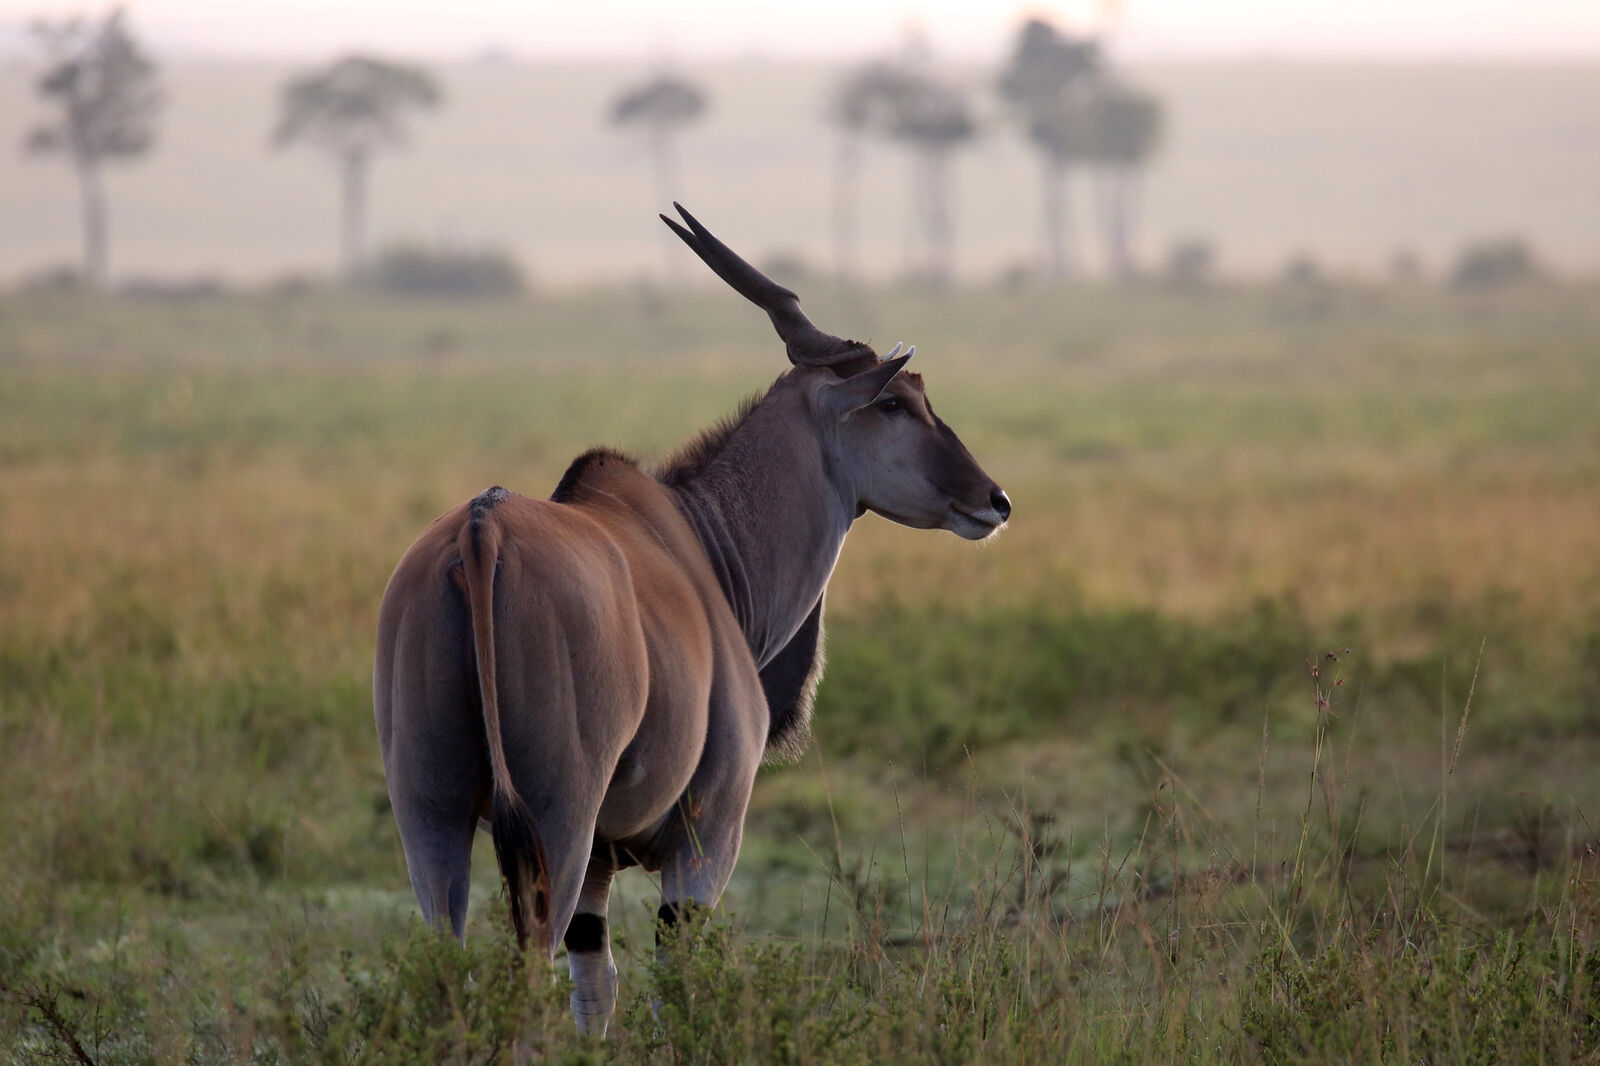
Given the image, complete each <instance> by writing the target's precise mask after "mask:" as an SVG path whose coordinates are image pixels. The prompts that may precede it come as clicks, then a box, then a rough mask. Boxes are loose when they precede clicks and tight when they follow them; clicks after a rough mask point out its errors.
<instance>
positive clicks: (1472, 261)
mask: <svg viewBox="0 0 1600 1066" xmlns="http://www.w3.org/2000/svg"><path fill="white" fill-rule="evenodd" d="M1539 274H1540V271H1539V267H1538V264H1537V263H1536V262H1535V261H1534V257H1533V253H1532V252H1531V251H1529V249H1528V246H1527V245H1526V244H1524V243H1523V241H1522V240H1521V238H1518V237H1496V238H1492V239H1489V240H1481V241H1474V242H1473V243H1472V244H1469V245H1467V246H1466V247H1465V248H1463V249H1462V250H1461V254H1460V255H1459V256H1457V257H1456V264H1455V266H1454V268H1452V269H1451V271H1450V284H1451V286H1452V287H1454V288H1457V289H1501V288H1505V287H1506V286H1508V285H1519V284H1525V283H1527V282H1530V281H1536V280H1537V279H1538V277H1539Z"/></svg>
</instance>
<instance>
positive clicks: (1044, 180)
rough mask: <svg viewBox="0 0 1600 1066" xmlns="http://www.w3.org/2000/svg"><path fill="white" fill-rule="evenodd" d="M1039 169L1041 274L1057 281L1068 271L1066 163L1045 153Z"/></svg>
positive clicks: (1069, 226) (1069, 210)
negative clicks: (1043, 270)
mask: <svg viewBox="0 0 1600 1066" xmlns="http://www.w3.org/2000/svg"><path fill="white" fill-rule="evenodd" d="M1042 159H1043V161H1044V166H1043V167H1041V168H1040V171H1039V174H1040V178H1041V183H1040V187H1041V189H1042V191H1043V193H1044V196H1043V204H1042V206H1043V214H1044V232H1043V237H1044V269H1045V276H1046V277H1049V278H1051V279H1053V280H1056V281H1060V280H1062V279H1064V278H1066V277H1068V276H1069V275H1071V273H1072V248H1071V242H1072V205H1071V204H1070V203H1069V201H1068V196H1067V194H1068V189H1067V166H1066V163H1065V162H1064V161H1063V160H1062V159H1061V157H1060V156H1057V155H1052V154H1049V153H1045V154H1044V155H1043V156H1042Z"/></svg>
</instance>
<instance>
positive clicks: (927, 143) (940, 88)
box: [889, 74, 978, 286]
mask: <svg viewBox="0 0 1600 1066" xmlns="http://www.w3.org/2000/svg"><path fill="white" fill-rule="evenodd" d="M977 132H978V124H977V121H976V120H975V119H974V118H973V115H972V109H971V108H970V107H969V106H968V105H967V100H966V97H965V96H963V95H962V94H961V92H960V91H959V90H956V89H954V88H951V87H949V86H946V85H941V84H938V83H937V82H934V81H931V80H929V79H927V78H924V77H921V76H920V75H915V74H908V75H907V80H906V83H905V86H904V88H903V91H902V92H901V93H900V94H899V95H898V96H897V97H896V100H895V108H894V113H893V116H892V119H891V122H890V127H889V135H890V136H891V137H893V138H894V139H895V140H897V141H899V142H901V143H902V144H904V145H906V147H907V148H909V149H910V150H911V154H912V170H911V179H912V182H911V205H912V211H913V216H914V217H915V218H916V219H917V221H918V223H919V227H920V229H921V230H922V252H923V262H922V267H921V274H922V277H923V280H925V281H926V282H928V283H929V284H930V285H934V286H943V285H945V284H946V283H948V282H949V280H950V274H951V271H952V267H953V258H954V228H953V226H952V224H951V215H950V157H951V155H952V154H953V153H954V151H955V149H957V148H959V147H960V146H961V145H963V144H966V143H967V142H968V141H970V140H972V138H973V137H974V136H975V135H976V134H977Z"/></svg>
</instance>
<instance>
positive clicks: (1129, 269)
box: [1111, 166, 1139, 281]
mask: <svg viewBox="0 0 1600 1066" xmlns="http://www.w3.org/2000/svg"><path fill="white" fill-rule="evenodd" d="M1112 182H1113V200H1112V232H1111V253H1112V262H1113V264H1114V266H1115V270H1116V275H1117V279H1118V280H1119V281H1127V280H1129V279H1130V278H1132V277H1133V276H1134V274H1135V273H1136V272H1137V270H1136V268H1135V266H1134V262H1133V234H1134V230H1135V227H1136V226H1137V225H1138V221H1139V173H1138V171H1137V170H1136V169H1135V168H1133V167H1130V166H1120V167H1117V168H1116V170H1115V171H1113V172H1112Z"/></svg>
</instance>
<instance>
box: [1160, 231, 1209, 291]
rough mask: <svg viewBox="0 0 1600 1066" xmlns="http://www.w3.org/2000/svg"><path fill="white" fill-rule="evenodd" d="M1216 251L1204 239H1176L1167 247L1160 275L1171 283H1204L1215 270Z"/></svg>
mask: <svg viewBox="0 0 1600 1066" xmlns="http://www.w3.org/2000/svg"><path fill="white" fill-rule="evenodd" d="M1216 265H1217V253H1216V248H1215V247H1214V246H1213V245H1212V243H1211V242H1210V241H1208V240H1205V239H1203V238H1202V239H1191V240H1182V241H1178V242H1176V243H1175V244H1173V246H1172V247H1171V248H1169V249H1167V262H1166V266H1165V267H1164V268H1163V269H1162V275H1163V276H1164V277H1165V278H1166V280H1167V281H1168V282H1169V283H1170V284H1173V285H1204V284H1206V283H1207V282H1209V281H1210V280H1211V276H1212V274H1213V272H1214V271H1215V270H1216Z"/></svg>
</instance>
